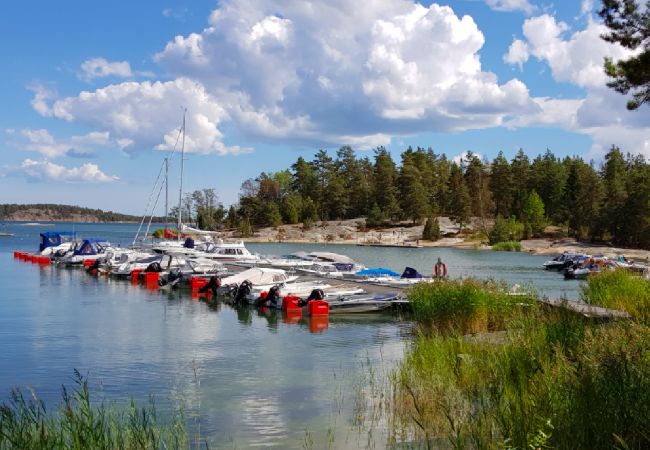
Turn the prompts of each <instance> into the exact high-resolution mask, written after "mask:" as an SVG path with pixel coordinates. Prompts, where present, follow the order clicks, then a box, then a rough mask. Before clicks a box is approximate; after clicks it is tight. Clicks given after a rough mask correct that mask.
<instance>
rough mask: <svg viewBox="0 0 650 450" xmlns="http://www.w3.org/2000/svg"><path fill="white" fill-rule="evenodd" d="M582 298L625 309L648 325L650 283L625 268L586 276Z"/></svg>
mask: <svg viewBox="0 0 650 450" xmlns="http://www.w3.org/2000/svg"><path fill="white" fill-rule="evenodd" d="M581 289H582V298H583V299H584V300H585V301H586V302H588V303H591V304H594V305H598V306H604V307H606V308H613V309H618V310H621V311H626V312H628V313H629V314H630V315H632V317H634V318H635V319H636V320H639V321H641V322H643V323H645V324H646V325H650V283H649V282H647V281H646V280H644V279H643V278H642V277H640V276H638V275H635V274H632V273H630V272H628V271H626V270H621V269H618V270H614V271H604V272H601V273H599V274H597V275H592V276H589V277H588V278H587V282H586V283H585V284H583V285H582V288H581Z"/></svg>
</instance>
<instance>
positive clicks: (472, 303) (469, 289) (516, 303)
mask: <svg viewBox="0 0 650 450" xmlns="http://www.w3.org/2000/svg"><path fill="white" fill-rule="evenodd" d="M407 296H408V298H409V300H410V302H411V307H412V309H413V314H414V317H415V319H416V320H417V321H418V322H420V323H421V324H427V325H431V324H433V325H434V326H436V327H437V328H438V329H439V330H441V329H444V328H449V327H452V328H453V327H458V326H459V325H460V324H461V323H465V324H467V322H468V321H469V322H472V321H473V322H474V323H475V324H478V325H479V326H480V328H481V329H479V330H475V331H487V330H495V329H502V328H503V320H504V319H506V318H507V317H509V316H510V315H511V314H512V313H513V312H514V310H516V309H519V308H520V307H521V306H522V304H526V305H528V306H534V305H535V301H534V299H533V298H532V297H531V296H512V295H509V292H508V289H507V286H506V285H505V284H504V283H496V282H494V281H487V282H485V281H479V280H476V279H473V278H467V279H461V280H439V281H436V282H434V283H418V284H416V285H414V286H413V287H411V288H409V290H408V292H407ZM470 328H472V327H470ZM474 328H476V327H474ZM465 331H468V332H469V331H472V330H465Z"/></svg>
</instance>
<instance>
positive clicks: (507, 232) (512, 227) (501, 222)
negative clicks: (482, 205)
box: [488, 216, 524, 245]
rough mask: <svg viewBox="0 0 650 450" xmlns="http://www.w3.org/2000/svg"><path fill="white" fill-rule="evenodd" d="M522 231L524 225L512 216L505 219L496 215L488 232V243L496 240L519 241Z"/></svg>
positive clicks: (494, 242) (491, 243) (492, 243)
mask: <svg viewBox="0 0 650 450" xmlns="http://www.w3.org/2000/svg"><path fill="white" fill-rule="evenodd" d="M523 233H524V225H523V224H522V223H521V222H518V221H517V219H515V218H514V217H510V219H508V220H505V219H504V218H503V217H501V216H497V218H496V220H495V221H494V225H493V226H492V228H490V231H489V232H488V239H489V244H490V245H494V244H496V243H497V242H506V241H520V240H521V238H522V236H523Z"/></svg>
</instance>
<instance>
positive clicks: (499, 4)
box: [485, 0, 536, 14]
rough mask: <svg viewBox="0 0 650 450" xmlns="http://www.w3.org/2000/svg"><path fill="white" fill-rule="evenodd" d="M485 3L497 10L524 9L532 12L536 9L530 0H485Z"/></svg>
mask: <svg viewBox="0 0 650 450" xmlns="http://www.w3.org/2000/svg"><path fill="white" fill-rule="evenodd" d="M485 3H486V4H487V5H488V6H489V7H490V8H492V9H493V10H495V11H523V12H525V13H526V14H532V13H533V12H534V11H535V10H536V7H535V6H533V5H531V4H530V2H529V1H528V0H485Z"/></svg>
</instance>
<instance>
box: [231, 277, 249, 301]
mask: <svg viewBox="0 0 650 450" xmlns="http://www.w3.org/2000/svg"><path fill="white" fill-rule="evenodd" d="M252 290H253V284H252V283H251V282H250V281H248V280H244V281H243V282H242V283H241V284H240V285H239V287H238V288H237V293H236V294H235V304H245V303H246V297H247V296H248V295H249V294H250V293H251V292H252Z"/></svg>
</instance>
